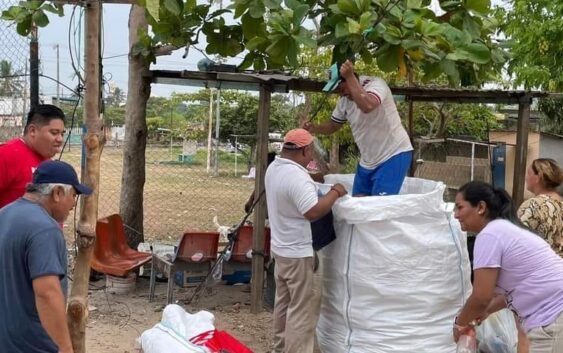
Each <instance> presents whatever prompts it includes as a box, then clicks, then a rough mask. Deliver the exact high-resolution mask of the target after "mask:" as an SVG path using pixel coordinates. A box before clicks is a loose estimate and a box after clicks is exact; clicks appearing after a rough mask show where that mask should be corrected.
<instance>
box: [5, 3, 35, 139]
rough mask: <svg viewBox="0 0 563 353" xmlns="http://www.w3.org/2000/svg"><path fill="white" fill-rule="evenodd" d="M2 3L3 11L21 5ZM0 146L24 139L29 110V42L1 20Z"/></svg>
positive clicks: (9, 24) (12, 25) (11, 24)
mask: <svg viewBox="0 0 563 353" xmlns="http://www.w3.org/2000/svg"><path fill="white" fill-rule="evenodd" d="M17 3H18V1H16V0H0V9H2V10H6V9H8V8H9V7H10V6H12V5H17ZM0 38H2V41H0V142H4V141H7V140H10V139H12V138H14V137H17V136H20V135H21V132H22V130H23V125H24V123H25V116H26V114H27V111H28V110H29V76H27V75H28V74H29V64H28V63H29V39H28V38H26V37H22V36H20V35H19V34H17V32H16V28H15V25H14V24H13V23H11V22H7V21H1V20H0Z"/></svg>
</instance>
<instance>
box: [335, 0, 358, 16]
mask: <svg viewBox="0 0 563 353" xmlns="http://www.w3.org/2000/svg"><path fill="white" fill-rule="evenodd" d="M337 5H338V9H339V10H340V11H342V12H343V13H346V14H352V15H359V14H360V13H361V11H360V9H358V7H357V6H356V3H355V2H354V0H338V2H337Z"/></svg>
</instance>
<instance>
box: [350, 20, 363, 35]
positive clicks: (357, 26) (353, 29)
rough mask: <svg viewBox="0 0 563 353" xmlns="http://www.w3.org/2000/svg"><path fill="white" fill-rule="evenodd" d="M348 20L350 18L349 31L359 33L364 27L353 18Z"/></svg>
mask: <svg viewBox="0 0 563 353" xmlns="http://www.w3.org/2000/svg"><path fill="white" fill-rule="evenodd" d="M346 20H348V32H350V33H353V34H359V33H360V32H361V31H362V28H361V26H360V24H359V23H358V22H356V21H354V20H353V19H351V18H347V19H346Z"/></svg>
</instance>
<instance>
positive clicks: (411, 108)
mask: <svg viewBox="0 0 563 353" xmlns="http://www.w3.org/2000/svg"><path fill="white" fill-rule="evenodd" d="M407 98H408V100H409V138H410V140H411V144H412V145H413V147H414V116H413V114H414V102H413V100H412V98H411V97H410V96H408V97H407ZM412 153H413V156H412V160H411V167H410V168H409V176H410V177H414V173H415V172H416V159H415V158H414V153H415V151H414V150H413V151H412Z"/></svg>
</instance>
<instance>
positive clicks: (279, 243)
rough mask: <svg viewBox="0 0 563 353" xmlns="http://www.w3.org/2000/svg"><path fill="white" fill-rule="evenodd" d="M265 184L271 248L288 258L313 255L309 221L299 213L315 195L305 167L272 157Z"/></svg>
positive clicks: (314, 199) (307, 209)
mask: <svg viewBox="0 0 563 353" xmlns="http://www.w3.org/2000/svg"><path fill="white" fill-rule="evenodd" d="M265 188H266V202H267V204H268V216H269V222H270V232H271V250H272V252H273V253H274V254H275V255H278V256H283V257H289V258H302V257H309V256H313V240H312V235H311V223H310V222H309V220H307V219H306V218H305V216H303V214H305V213H307V211H309V210H310V209H311V208H313V206H315V205H316V204H317V202H318V201H319V199H318V196H317V189H318V187H317V185H316V184H315V182H314V181H313V179H311V176H310V175H309V173H308V172H307V169H305V168H303V167H302V166H300V165H299V164H297V163H295V162H293V161H291V160H289V159H286V158H281V157H276V159H275V160H274V161H273V162H272V164H270V166H269V167H268V169H267V170H266V179H265Z"/></svg>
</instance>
